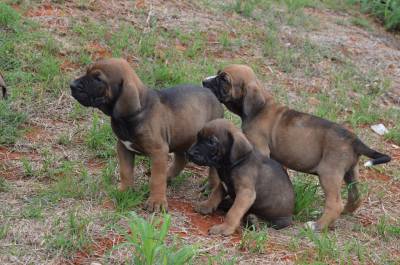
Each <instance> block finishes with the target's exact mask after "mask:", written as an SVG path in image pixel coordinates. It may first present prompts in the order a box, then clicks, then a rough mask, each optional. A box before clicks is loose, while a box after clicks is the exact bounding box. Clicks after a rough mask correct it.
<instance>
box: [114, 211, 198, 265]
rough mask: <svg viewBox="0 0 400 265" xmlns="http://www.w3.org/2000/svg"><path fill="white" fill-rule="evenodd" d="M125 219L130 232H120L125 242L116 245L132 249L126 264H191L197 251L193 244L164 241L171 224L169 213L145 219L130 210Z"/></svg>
mask: <svg viewBox="0 0 400 265" xmlns="http://www.w3.org/2000/svg"><path fill="white" fill-rule="evenodd" d="M127 221H128V225H129V228H130V233H129V234H128V233H126V232H122V234H123V235H124V238H125V240H126V242H125V243H122V244H120V245H119V246H117V248H118V247H130V248H132V249H133V252H132V257H131V258H130V259H129V260H127V264H142V265H152V264H165V265H184V264H193V263H192V261H193V258H194V257H195V256H196V252H197V251H196V248H195V247H194V246H190V245H185V246H183V245H182V244H179V243H178V242H176V241H174V242H172V244H171V243H169V244H168V243H167V242H166V240H167V235H168V230H169V228H170V224H171V216H170V215H168V214H164V216H163V218H162V219H160V218H157V217H155V216H154V215H153V216H152V217H151V218H150V220H149V221H146V220H145V219H143V218H141V217H139V216H137V215H136V214H135V213H133V212H132V213H131V215H130V216H129V217H128V219H127Z"/></svg>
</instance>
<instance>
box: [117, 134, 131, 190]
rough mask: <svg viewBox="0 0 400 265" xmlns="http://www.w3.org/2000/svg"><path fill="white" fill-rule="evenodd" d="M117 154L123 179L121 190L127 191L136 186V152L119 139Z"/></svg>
mask: <svg viewBox="0 0 400 265" xmlns="http://www.w3.org/2000/svg"><path fill="white" fill-rule="evenodd" d="M117 155H118V162H119V174H120V179H121V182H120V185H119V190H120V191H126V190H127V189H129V188H133V186H134V172H135V154H134V153H132V152H131V151H129V150H127V149H126V148H125V146H124V145H123V144H122V143H121V142H120V141H118V143H117Z"/></svg>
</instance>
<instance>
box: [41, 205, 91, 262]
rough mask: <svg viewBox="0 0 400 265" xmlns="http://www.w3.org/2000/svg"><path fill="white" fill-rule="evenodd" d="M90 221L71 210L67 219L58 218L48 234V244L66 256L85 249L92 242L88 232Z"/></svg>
mask: <svg viewBox="0 0 400 265" xmlns="http://www.w3.org/2000/svg"><path fill="white" fill-rule="evenodd" d="M90 221H91V220H90V219H88V218H86V217H84V216H81V215H78V213H77V212H70V213H69V214H68V217H67V218H66V219H61V218H60V219H57V220H56V222H55V223H54V227H53V228H52V231H51V234H50V235H48V236H46V241H45V242H46V244H47V246H48V247H49V248H50V249H54V250H57V251H60V252H61V253H62V254H63V255H64V256H69V255H71V254H73V253H75V252H76V251H77V250H83V249H84V248H85V247H86V246H88V245H89V244H90V243H91V242H92V239H91V237H90V236H89V234H88V225H89V223H90Z"/></svg>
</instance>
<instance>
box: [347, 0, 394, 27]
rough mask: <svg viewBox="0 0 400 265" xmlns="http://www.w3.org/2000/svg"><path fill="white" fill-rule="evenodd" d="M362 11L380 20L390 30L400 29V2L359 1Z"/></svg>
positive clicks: (391, 0)
mask: <svg viewBox="0 0 400 265" xmlns="http://www.w3.org/2000/svg"><path fill="white" fill-rule="evenodd" d="M354 2H357V3H359V4H361V10H362V11H363V12H366V13H371V14H373V15H375V16H376V17H377V18H378V19H380V20H381V21H382V22H383V24H384V25H385V27H386V28H387V29H389V30H399V29H400V2H399V1H398V0H385V1H382V0H357V1H354Z"/></svg>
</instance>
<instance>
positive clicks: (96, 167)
mask: <svg viewBox="0 0 400 265" xmlns="http://www.w3.org/2000/svg"><path fill="white" fill-rule="evenodd" d="M105 164H106V162H105V161H102V160H99V159H89V160H88V162H87V167H88V168H89V171H90V172H98V171H100V170H102V169H103V167H104V165H105Z"/></svg>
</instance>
